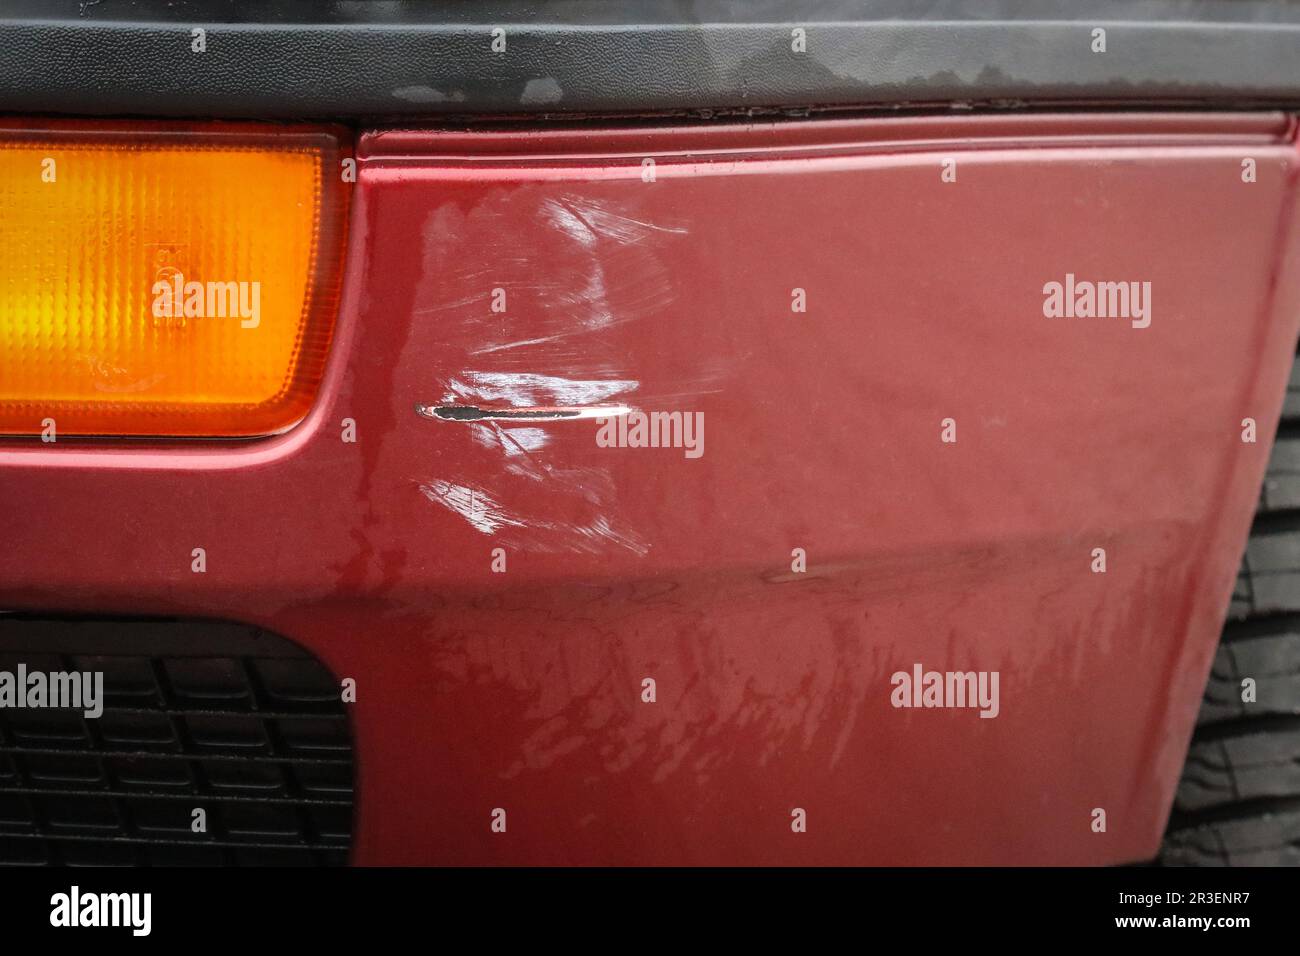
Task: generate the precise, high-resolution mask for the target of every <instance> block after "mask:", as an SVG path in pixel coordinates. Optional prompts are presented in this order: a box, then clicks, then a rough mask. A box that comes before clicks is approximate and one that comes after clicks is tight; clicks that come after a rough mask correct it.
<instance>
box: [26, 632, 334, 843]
mask: <svg viewBox="0 0 1300 956" xmlns="http://www.w3.org/2000/svg"><path fill="white" fill-rule="evenodd" d="M20 662H21V663H23V664H25V665H26V668H27V671H28V673H31V672H34V671H41V672H46V673H49V672H66V671H79V672H95V671H102V672H103V674H104V711H103V715H102V716H100V717H99V718H94V719H89V718H86V717H85V716H83V714H82V712H81V711H79V710H53V709H16V708H10V707H3V706H0V864H55V865H60V864H66V865H148V864H156V865H183V864H198V865H260V864H267V865H269V864H283V865H306V866H310V865H330V864H343V863H346V862H347V857H348V851H349V848H350V845H351V839H352V795H353V759H352V739H351V733H350V730H349V725H348V718H347V714H346V711H345V709H344V706H345V705H344V704H343V703H342V702H341V699H340V687H339V683H338V681H336V680H335V678H334V677H333V675H331V674H330V672H329V671H328V670H327V669H326V668H325V666H324V665H323V664H321V663H320V662H319V661H318V660H316V659H315V658H314V657H312V656H311V655H309V654H307V653H306V652H305V651H303V650H302V649H301V648H299V647H297V646H296V645H294V644H291V643H289V642H288V641H286V640H284V639H283V638H279V637H276V636H274V635H271V634H267V633H266V632H264V631H260V630H258V629H256V628H252V627H246V626H243V625H238V624H226V623H217V622H202V621H156V620H155V621H118V620H102V621H86V620H75V621H68V620H53V619H48V618H43V619H34V618H31V617H5V616H0V671H8V672H9V673H11V674H16V673H17V667H18V664H19V663H20ZM196 808H201V809H202V810H203V811H204V812H205V814H206V832H201V833H195V832H194V831H193V828H192V824H193V821H194V819H195V817H194V814H193V811H194V810H195V809H196Z"/></svg>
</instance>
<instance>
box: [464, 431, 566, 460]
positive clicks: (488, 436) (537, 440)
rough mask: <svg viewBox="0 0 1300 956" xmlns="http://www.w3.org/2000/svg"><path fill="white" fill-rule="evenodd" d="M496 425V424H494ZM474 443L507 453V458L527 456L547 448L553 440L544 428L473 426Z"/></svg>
mask: <svg viewBox="0 0 1300 956" xmlns="http://www.w3.org/2000/svg"><path fill="white" fill-rule="evenodd" d="M493 425H495V423H493ZM470 427H471V428H472V429H473V431H472V434H473V436H474V441H476V442H477V443H478V444H480V445H482V446H483V447H484V448H495V449H499V450H500V451H503V452H505V453H506V456H507V457H512V456H515V455H527V454H529V453H530V452H534V451H538V450H539V449H541V448H545V447H546V443H547V442H548V441H550V440H551V436H550V435H548V434H547V432H546V429H544V428H502V427H501V426H499V425H497V426H496V427H492V426H489V425H480V424H473V425H471V426H470Z"/></svg>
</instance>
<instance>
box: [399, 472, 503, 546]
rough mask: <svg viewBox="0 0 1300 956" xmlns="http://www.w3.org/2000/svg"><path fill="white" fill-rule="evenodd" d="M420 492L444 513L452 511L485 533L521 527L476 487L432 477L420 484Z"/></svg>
mask: <svg viewBox="0 0 1300 956" xmlns="http://www.w3.org/2000/svg"><path fill="white" fill-rule="evenodd" d="M420 493H421V494H423V495H424V497H426V498H428V499H429V500H430V501H436V502H437V503H438V504H440V505H442V506H443V507H444V508H446V509H447V510H449V511H454V512H455V513H456V514H458V515H460V516H461V517H462V518H464V519H465V520H466V521H468V522H469V523H470V524H471V525H473V526H474V527H475V528H476V529H478V530H479V531H481V532H483V533H484V534H496V532H497V531H498V530H500V529H501V528H504V527H508V526H509V527H516V528H522V527H524V522H523V521H522V520H520V519H519V518H517V517H515V516H512V515H510V514H507V513H506V511H505V509H503V508H502V507H501V505H499V504H497V502H496V501H495V500H494V499H493V498H492V497H491V496H489V495H487V494H485V493H484V492H483V491H481V490H479V489H477V488H470V487H468V486H466V485H458V484H455V483H453V482H450V481H441V480H439V479H436V478H435V479H433V480H432V481H429V482H428V483H425V484H421V485H420Z"/></svg>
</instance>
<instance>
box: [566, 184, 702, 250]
mask: <svg viewBox="0 0 1300 956" xmlns="http://www.w3.org/2000/svg"><path fill="white" fill-rule="evenodd" d="M542 214H543V215H544V216H545V217H546V218H547V220H548V221H549V222H550V223H551V224H552V225H553V226H555V228H556V229H558V230H560V231H561V232H563V233H564V234H565V235H567V236H568V237H569V238H570V239H573V240H574V241H575V242H578V243H580V244H581V245H583V246H586V247H587V248H591V247H593V246H595V245H596V243H597V241H598V240H600V239H602V238H605V239H613V240H614V241H616V242H620V243H625V244H626V243H633V242H640V241H641V240H643V239H645V238H646V237H647V236H648V235H650V234H651V233H654V232H665V233H671V234H674V235H680V236H684V235H686V233H687V230H686V229H685V227H681V226H658V225H655V224H654V223H651V222H645V221H643V220H641V219H633V218H632V217H631V216H624V215H622V214H621V213H617V212H613V211H611V210H609V209H606V208H605V207H604V206H602V205H600V204H599V203H595V202H592V201H591V200H587V199H579V198H577V197H573V196H569V197H565V198H562V199H546V200H544V201H543V202H542Z"/></svg>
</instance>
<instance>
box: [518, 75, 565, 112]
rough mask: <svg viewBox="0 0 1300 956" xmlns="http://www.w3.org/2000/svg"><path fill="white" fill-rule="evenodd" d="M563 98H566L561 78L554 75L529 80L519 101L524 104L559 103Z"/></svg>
mask: <svg viewBox="0 0 1300 956" xmlns="http://www.w3.org/2000/svg"><path fill="white" fill-rule="evenodd" d="M562 99H564V90H563V89H561V87H560V82H559V80H557V79H555V77H553V76H548V77H544V78H542V79H536V80H529V81H528V82H527V83H525V84H524V91H523V93H522V94H520V96H519V102H520V104H521V105H523V106H535V105H539V104H546V103H558V102H560V100H562Z"/></svg>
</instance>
